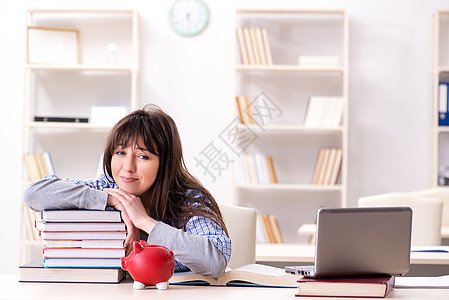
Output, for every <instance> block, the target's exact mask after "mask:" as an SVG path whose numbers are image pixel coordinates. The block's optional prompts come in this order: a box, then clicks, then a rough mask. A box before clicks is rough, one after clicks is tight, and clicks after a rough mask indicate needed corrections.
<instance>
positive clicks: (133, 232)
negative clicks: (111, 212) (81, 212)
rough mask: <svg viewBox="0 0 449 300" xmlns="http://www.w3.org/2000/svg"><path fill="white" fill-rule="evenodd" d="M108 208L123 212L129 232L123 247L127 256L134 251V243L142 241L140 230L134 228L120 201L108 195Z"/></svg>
mask: <svg viewBox="0 0 449 300" xmlns="http://www.w3.org/2000/svg"><path fill="white" fill-rule="evenodd" d="M107 206H111V207H114V209H116V210H119V211H121V215H122V219H123V222H124V223H125V225H126V229H127V232H128V234H127V235H126V239H125V243H124V244H123V246H124V247H125V248H126V253H125V255H128V254H129V253H130V252H131V251H132V250H133V242H134V241H138V240H139V239H140V236H139V235H140V234H139V229H137V228H136V226H134V224H133V222H132V221H131V219H130V217H129V216H128V214H127V213H126V210H125V208H124V207H123V205H122V204H121V203H120V201H118V200H117V199H115V198H114V197H112V196H110V195H108V202H107Z"/></svg>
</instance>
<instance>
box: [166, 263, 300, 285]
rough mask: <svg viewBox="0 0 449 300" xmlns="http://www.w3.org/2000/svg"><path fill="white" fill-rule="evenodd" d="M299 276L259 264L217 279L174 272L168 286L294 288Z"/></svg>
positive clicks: (229, 272)
mask: <svg viewBox="0 0 449 300" xmlns="http://www.w3.org/2000/svg"><path fill="white" fill-rule="evenodd" d="M299 278H300V276H299V275H293V274H288V273H286V272H285V271H284V269H281V268H276V267H272V266H266V265H261V264H250V265H245V266H242V267H239V268H236V269H232V270H231V269H228V270H226V272H225V273H224V274H223V275H221V276H220V277H218V278H212V277H207V276H203V275H199V274H195V273H192V272H175V273H174V274H173V276H172V277H171V279H170V280H169V283H170V284H204V285H213V286H265V287H287V288H296V287H297V280H298V279H299Z"/></svg>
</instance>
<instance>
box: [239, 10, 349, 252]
mask: <svg viewBox="0 0 449 300" xmlns="http://www.w3.org/2000/svg"><path fill="white" fill-rule="evenodd" d="M348 24H349V22H348V16H347V14H346V12H345V11H344V10H300V9H291V10H290V9H269V8H267V9H251V8H247V9H245V8H241V9H237V10H236V13H235V32H236V38H235V53H236V55H235V57H236V59H235V64H234V66H233V73H234V95H233V96H234V98H235V99H232V101H231V103H232V105H233V106H234V108H235V116H238V117H239V118H240V119H241V124H238V125H237V126H236V128H237V130H238V132H241V133H240V134H242V137H245V138H246V139H247V140H251V138H253V139H252V140H251V143H249V144H245V145H244V147H240V148H239V151H235V152H236V155H235V177H234V185H233V188H234V203H235V205H242V206H248V207H252V208H255V209H256V210H257V211H258V213H259V214H260V215H264V216H266V215H275V216H276V218H277V221H278V223H279V227H280V229H281V232H282V235H283V240H284V243H285V245H288V244H291V243H306V242H307V239H306V238H304V237H298V235H297V230H298V228H299V227H300V226H301V225H302V224H304V223H313V222H314V221H315V216H316V211H317V209H318V208H319V207H320V206H343V207H344V206H346V203H347V202H346V194H347V153H348V149H347V145H348V128H347V123H348V122H347V115H348V57H349V53H348V52H349V47H348V45H349V42H348V40H349V25H348ZM293 33H294V34H293ZM261 95H262V96H261ZM264 95H265V96H264ZM260 97H262V100H260V99H261V98H260ZM312 97H314V98H320V97H322V98H326V97H327V98H332V99H337V98H338V101H339V102H337V103H338V104H337V106H336V107H337V108H336V109H335V110H334V111H338V109H339V108H341V107H342V109H341V111H342V113H341V121H340V122H339V125H336V124H337V123H338V122H337V123H336V122H334V123H332V125H329V124H328V123H320V122H318V124H320V125H315V124H316V123H313V122H310V123H306V124H305V122H304V120H306V117H307V116H308V114H307V113H308V103H309V99H310V98H312ZM236 100H237V101H236ZM336 101H337V100H336ZM242 103H243V104H242ZM260 103H263V105H261V104H260ZM340 103H342V105H341V106H338V105H340ZM259 105H260V106H259ZM332 105H333V104H332ZM261 112H262V113H261ZM263 112H267V113H266V114H265V115H264V114H263ZM245 114H246V115H245ZM251 114H252V115H253V119H252V120H251V118H248V115H251ZM266 115H270V118H269V119H268V120H263V121H266V122H260V120H259V119H260V118H261V116H266ZM309 115H310V114H309ZM315 116H316V115H315ZM337 117H338V113H337ZM258 120H259V121H258ZM304 124H305V125H304ZM322 148H325V149H341V152H340V151H339V150H338V152H337V151H335V152H332V153H338V154H332V155H340V154H341V155H342V156H341V157H342V160H341V165H338V161H339V159H338V158H336V156H333V158H332V161H334V159H335V161H337V166H339V169H337V172H339V173H338V177H337V178H338V179H337V180H336V181H335V183H332V184H312V181H313V177H314V173H315V172H314V170H315V169H317V168H318V167H317V166H316V165H317V161H318V156H319V152H320V149H322ZM332 151H334V150H332ZM328 153H330V151H329V152H328ZM328 155H330V154H328ZM265 156H266V157H268V156H271V157H272V161H273V164H274V169H275V173H276V176H277V182H276V183H265V182H266V179H267V177H268V178H272V176H271V174H270V176H267V175H266V172H267V171H266V170H267V168H266V167H265V166H264V165H263V164H262V165H260V161H261V158H260V157H265ZM329 157H330V156H329ZM263 161H264V160H263V159H262V162H263ZM269 169H270V166H269V165H268V170H269ZM329 169H330V168H327V169H326V170H327V171H325V173H326V174H329V172H330V171H328V170H329ZM334 174H335V171H334ZM326 176H329V175H326ZM333 178H335V176H333ZM255 179H256V180H255ZM268 182H270V181H268ZM271 182H273V181H271ZM320 183H321V181H320ZM265 240H267V239H265ZM274 246H275V247H277V246H279V247H280V248H279V251H281V252H282V251H283V250H282V249H283V248H282V246H281V245H274Z"/></svg>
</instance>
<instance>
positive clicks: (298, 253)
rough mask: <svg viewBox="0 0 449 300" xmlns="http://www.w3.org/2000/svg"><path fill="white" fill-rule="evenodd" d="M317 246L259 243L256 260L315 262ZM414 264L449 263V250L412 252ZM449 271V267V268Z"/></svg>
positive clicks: (411, 260)
mask: <svg viewBox="0 0 449 300" xmlns="http://www.w3.org/2000/svg"><path fill="white" fill-rule="evenodd" d="M314 258H315V246H314V245H308V244H257V247H256V261H257V262H260V263H264V262H292V263H301V262H302V263H313V261H314ZM410 263H411V264H412V265H449V253H447V252H412V253H411V254H410ZM448 273H449V268H448Z"/></svg>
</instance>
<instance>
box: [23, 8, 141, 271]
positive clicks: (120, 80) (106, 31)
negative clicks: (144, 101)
mask: <svg viewBox="0 0 449 300" xmlns="http://www.w3.org/2000/svg"><path fill="white" fill-rule="evenodd" d="M29 27H38V28H52V29H55V28H59V29H61V28H62V29H70V30H77V31H78V33H79V38H78V44H77V45H78V49H79V51H78V52H79V53H78V54H79V60H78V61H77V62H76V63H73V62H67V63H63V62H58V63H49V62H47V61H46V62H39V61H33V62H29V57H30V56H29V52H31V51H33V49H36V47H35V46H33V47H31V44H30V43H31V42H30V43H29V41H31V40H30V39H29V37H28V36H27V41H26V45H27V49H26V52H27V59H26V60H25V63H24V72H25V89H24V91H25V92H24V101H23V109H24V116H23V145H22V153H23V154H24V155H25V154H26V153H42V152H46V151H48V152H49V153H50V154H51V157H52V160H53V164H54V168H55V171H56V172H55V173H56V175H58V176H60V177H70V178H88V177H95V176H96V172H97V166H98V164H99V160H100V157H101V154H102V152H103V146H104V142H105V139H106V136H107V133H108V132H109V130H110V129H111V127H112V125H113V124H111V125H104V124H94V123H91V122H90V121H91V115H90V112H91V107H92V106H122V107H125V108H126V110H127V111H128V112H129V111H132V110H134V109H137V108H138V74H139V65H140V62H139V55H140V53H139V52H140V50H139V48H140V46H139V18H138V14H137V12H136V11H134V10H58V9H55V10H53V9H30V10H27V18H26V24H25V28H24V30H26V32H27V34H28V28H29ZM43 42H44V43H45V42H46V41H43ZM47 42H48V41H47ZM37 43H39V40H38V41H37ZM111 44H113V45H114V46H115V48H116V49H115V50H109V51H108V48H107V47H108V45H109V46H111ZM45 46H48V47H49V48H51V46H52V45H45ZM55 49H56V46H55ZM109 49H111V48H109ZM56 54H58V53H56ZM35 116H46V117H52V116H55V117H75V118H80V117H82V118H88V119H89V122H87V123H69V122H36V121H35V120H34V117H35ZM22 169H23V176H22V178H23V180H22V185H21V186H22V189H23V188H25V187H26V186H27V185H29V184H30V182H29V181H28V180H27V174H26V173H27V171H26V168H25V163H23V165H22ZM21 203H22V202H21V199H20V211H21V217H20V226H21V230H20V232H19V233H20V237H19V241H20V245H19V263H25V262H27V261H28V260H30V259H33V258H34V259H36V257H39V255H42V254H41V253H42V249H41V247H42V243H41V241H39V239H37V240H36V239H33V238H32V237H30V236H29V234H27V229H26V218H27V217H26V216H25V215H24V214H23V211H24V210H23V209H24V208H23V205H22V204H21ZM28 230H29V228H28ZM38 252H40V253H38Z"/></svg>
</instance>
